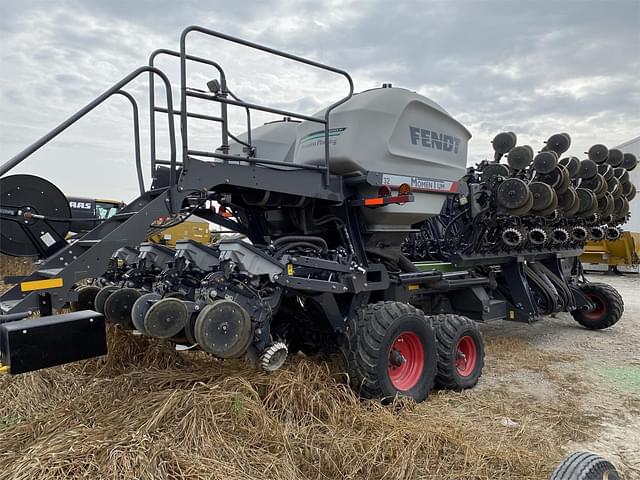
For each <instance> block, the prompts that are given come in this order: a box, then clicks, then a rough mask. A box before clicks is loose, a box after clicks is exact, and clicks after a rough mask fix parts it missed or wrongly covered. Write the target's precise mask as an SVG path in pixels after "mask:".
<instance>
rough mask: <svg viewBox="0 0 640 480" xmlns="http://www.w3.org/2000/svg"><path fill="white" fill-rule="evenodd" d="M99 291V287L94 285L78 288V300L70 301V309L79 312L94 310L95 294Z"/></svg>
mask: <svg viewBox="0 0 640 480" xmlns="http://www.w3.org/2000/svg"><path fill="white" fill-rule="evenodd" d="M99 291H100V287H96V286H95V285H84V286H82V287H80V288H78V289H76V292H78V300H76V301H75V302H71V304H70V306H71V311H72V312H79V311H81V310H95V303H94V302H95V299H96V295H97V294H98V292H99Z"/></svg>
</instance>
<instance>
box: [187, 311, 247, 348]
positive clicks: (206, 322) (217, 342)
mask: <svg viewBox="0 0 640 480" xmlns="http://www.w3.org/2000/svg"><path fill="white" fill-rule="evenodd" d="M195 337H196V340H197V341H198V344H199V345H200V347H201V348H202V349H203V350H204V351H206V352H209V353H211V354H213V355H215V356H217V357H220V358H233V357H239V356H241V355H242V354H243V353H245V352H246V350H247V348H249V345H250V344H251V339H252V337H253V328H252V325H251V317H250V316H249V313H248V312H247V311H246V310H245V309H244V308H242V307H241V306H240V305H238V304H237V303H236V302H233V301H231V300H216V301H215V302H213V303H212V304H211V305H206V306H205V307H204V308H203V309H202V311H201V312H200V313H199V314H198V317H197V318H196V323H195Z"/></svg>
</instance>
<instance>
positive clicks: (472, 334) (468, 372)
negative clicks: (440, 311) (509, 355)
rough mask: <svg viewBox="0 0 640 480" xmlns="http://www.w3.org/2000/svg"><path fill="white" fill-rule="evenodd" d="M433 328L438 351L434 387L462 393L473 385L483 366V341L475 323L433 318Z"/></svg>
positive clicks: (457, 318)
mask: <svg viewBox="0 0 640 480" xmlns="http://www.w3.org/2000/svg"><path fill="white" fill-rule="evenodd" d="M433 328H434V330H435V334H436V342H437V349H438V372H437V374H436V387H438V388H446V389H451V390H464V389H467V388H471V387H473V386H475V384H476V383H478V380H479V379H480V376H481V375H482V368H483V367H484V340H483V339H482V334H481V333H480V329H479V328H478V324H477V323H476V322H474V321H473V320H471V319H469V318H467V317H463V316H461V315H437V316H435V317H433ZM461 356H462V358H461ZM463 359H464V360H463ZM461 360H462V361H464V364H461V362H460V361H461Z"/></svg>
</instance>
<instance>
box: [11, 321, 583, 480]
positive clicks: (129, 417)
mask: <svg viewBox="0 0 640 480" xmlns="http://www.w3.org/2000/svg"><path fill="white" fill-rule="evenodd" d="M110 348H111V353H110V354H109V356H108V357H106V358H104V359H96V360H91V361H87V362H81V363H78V364H74V365H67V366H63V367H57V368H54V369H50V370H45V371H41V372H34V373H31V374H26V375H22V376H18V377H4V378H2V379H0V445H2V453H0V476H3V474H2V473H1V472H5V473H4V475H5V476H7V478H16V479H33V478H39V479H49V478H51V479H53V478H175V479H178V478H194V479H195V478H197V479H200V478H202V479H205V478H247V479H249V478H251V479H253V478H256V479H258V478H259V479H264V478H278V479H299V478H318V479H327V478H329V479H334V478H371V479H374V478H386V479H405V478H439V479H460V478H465V479H489V478H491V479H496V478H509V479H519V478H521V479H525V478H526V479H532V478H546V477H547V476H548V474H549V471H550V470H551V469H552V465H553V464H554V463H555V461H556V460H559V459H560V457H562V453H563V452H559V451H558V449H557V445H559V444H562V443H566V442H567V441H568V440H571V439H576V438H579V437H581V436H582V435H584V432H583V431H582V429H581V428H580V423H581V420H580V419H579V418H577V415H576V409H575V406H573V405H571V404H569V403H566V402H563V403H560V404H554V405H548V404H543V403H540V402H532V401H531V400H530V399H528V398H526V397H522V398H509V397H508V396H506V395H505V392H504V391H501V390H492V391H483V392H480V391H469V392H465V393H462V394H457V393H452V392H438V393H436V394H434V395H433V396H432V398H431V399H430V400H429V401H428V402H427V403H424V404H421V405H413V404H411V403H409V402H401V403H398V404H396V405H392V406H388V407H384V406H381V405H380V404H378V403H376V402H363V401H361V400H359V399H358V398H357V397H356V396H355V395H354V394H353V393H352V392H351V391H350V390H349V389H348V388H347V387H346V386H344V385H343V384H342V383H340V382H337V381H335V377H336V376H337V374H338V373H339V372H335V371H332V369H331V368H330V366H329V365H327V364H325V363H321V362H317V361H312V360H310V359H306V358H302V357H297V358H295V359H293V360H292V361H291V362H289V363H288V364H287V367H286V368H285V369H283V370H281V371H279V372H277V373H276V374H271V375H269V374H265V373H262V372H257V371H255V370H253V369H252V368H249V367H245V366H244V365H242V364H241V363H239V362H228V361H225V362H222V361H217V360H215V359H212V358H210V357H207V356H205V355H202V354H187V353H184V354H183V353H177V352H175V351H173V350H172V349H171V348H170V347H169V346H168V345H165V344H161V343H159V342H155V341H153V340H149V339H146V338H141V337H133V336H130V335H128V334H126V333H123V332H120V331H117V330H115V329H111V331H110ZM507 419H508V420H507Z"/></svg>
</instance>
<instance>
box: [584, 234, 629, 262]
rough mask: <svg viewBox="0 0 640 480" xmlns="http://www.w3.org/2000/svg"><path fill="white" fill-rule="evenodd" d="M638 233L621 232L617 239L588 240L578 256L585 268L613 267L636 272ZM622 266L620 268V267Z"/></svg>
mask: <svg viewBox="0 0 640 480" xmlns="http://www.w3.org/2000/svg"><path fill="white" fill-rule="evenodd" d="M638 248H640V233H632V232H623V233H622V235H621V236H620V238H618V239H617V240H602V241H600V242H593V241H591V242H588V243H587V246H586V247H585V250H584V253H583V254H582V255H581V256H580V260H581V261H582V265H583V266H584V268H585V270H597V271H607V270H609V267H612V268H613V267H615V268H617V269H621V270H622V271H634V272H638V267H639V265H640V250H638ZM621 267H622V268H621Z"/></svg>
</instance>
